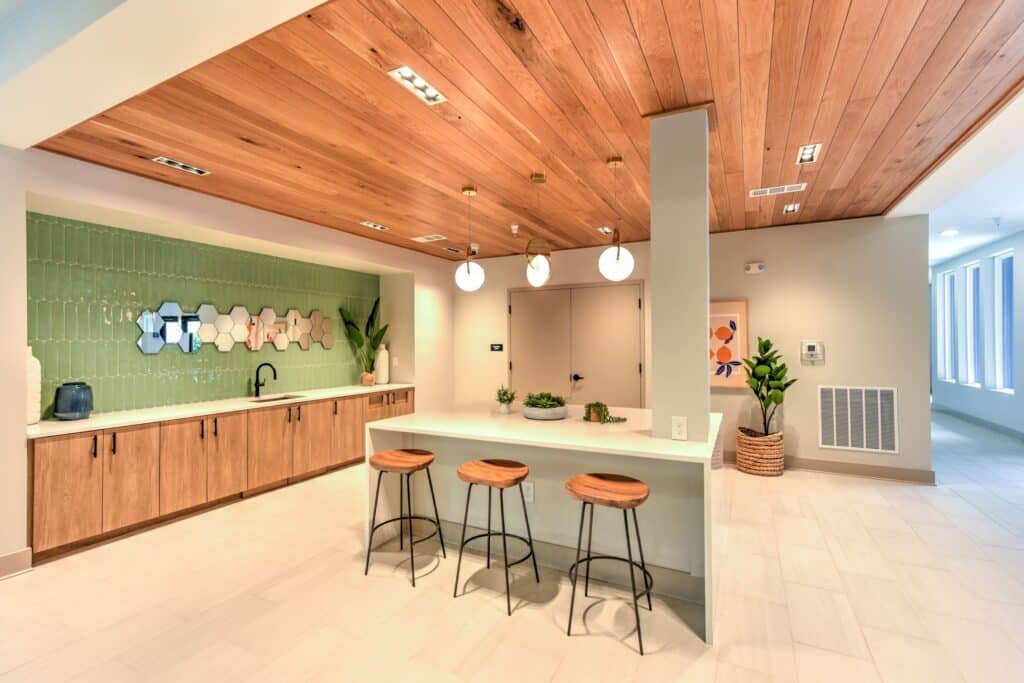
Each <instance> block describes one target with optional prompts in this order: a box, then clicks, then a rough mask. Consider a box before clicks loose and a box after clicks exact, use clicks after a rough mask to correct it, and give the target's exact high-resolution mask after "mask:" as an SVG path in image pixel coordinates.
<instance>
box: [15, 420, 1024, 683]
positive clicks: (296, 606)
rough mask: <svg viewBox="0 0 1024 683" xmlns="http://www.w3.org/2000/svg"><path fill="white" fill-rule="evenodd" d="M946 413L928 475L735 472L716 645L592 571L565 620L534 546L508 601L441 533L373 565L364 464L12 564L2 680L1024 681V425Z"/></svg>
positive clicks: (677, 608) (730, 480)
mask: <svg viewBox="0 0 1024 683" xmlns="http://www.w3.org/2000/svg"><path fill="white" fill-rule="evenodd" d="M933 433H934V448H935V468H936V470H937V472H938V476H939V485H938V486H937V487H928V486H917V485H910V484H899V483H892V482H884V481H876V480H870V479H862V478H856V477H846V476H837V475H826V474H817V473H810V472H797V471H791V472H787V473H786V475H785V476H784V477H782V478H780V479H760V478H755V477H749V476H745V475H742V474H740V473H738V472H736V471H734V470H731V469H730V470H726V471H725V472H724V473H723V476H724V479H725V481H724V501H725V503H726V511H727V519H726V520H724V521H723V523H722V525H721V527H720V528H719V529H718V530H717V531H718V533H719V534H720V536H719V538H720V540H721V541H722V559H721V562H720V570H721V573H720V575H719V576H720V580H721V584H720V597H719V601H718V604H717V619H718V622H717V623H718V626H717V633H716V644H715V646H714V647H712V648H709V647H707V646H705V645H704V644H703V643H702V642H701V641H700V640H699V639H698V638H697V637H696V636H695V635H693V632H692V631H691V629H690V628H689V627H688V626H687V623H688V622H692V621H693V620H694V619H695V618H697V615H696V614H695V613H694V610H693V609H692V607H691V606H688V605H686V604H684V603H679V602H676V601H671V600H665V599H657V600H656V601H655V606H654V612H653V613H647V612H643V613H642V615H641V616H642V618H643V620H644V622H643V623H644V635H645V645H646V646H647V651H648V653H649V654H648V655H647V656H645V657H643V658H641V657H639V656H637V654H636V653H635V639H634V637H633V634H632V632H631V631H632V623H633V622H632V618H633V617H632V610H631V608H630V606H629V603H627V602H626V601H625V600H624V599H622V596H623V594H622V593H621V592H618V591H614V590H610V589H609V588H608V587H607V586H603V585H600V584H598V586H597V588H596V591H595V592H596V593H597V594H598V595H600V596H605V598H608V597H609V596H611V598H610V599H602V598H596V599H594V598H592V599H583V600H582V602H581V607H582V608H585V609H586V617H585V621H584V620H582V619H578V620H577V622H576V624H577V626H576V630H577V632H579V633H581V635H580V636H578V637H573V638H566V637H565V636H564V628H565V619H566V613H567V607H568V599H569V597H568V590H569V584H568V582H567V580H566V579H565V578H564V577H563V576H560V575H559V574H558V573H557V572H555V571H553V570H543V568H542V579H543V581H542V583H541V584H540V585H539V586H538V585H536V584H534V583H533V581H532V577H531V576H530V575H529V573H528V572H529V570H528V568H527V567H526V566H525V565H520V566H519V567H517V568H516V569H517V571H516V576H517V578H518V580H517V581H516V584H515V585H514V587H513V592H514V594H515V596H516V598H517V605H516V612H515V613H514V614H513V617H512V618H508V617H506V616H505V608H504V597H503V595H502V594H501V588H503V578H502V574H501V571H500V569H499V570H496V571H495V570H490V571H488V570H486V569H483V568H482V567H483V563H482V562H481V561H480V559H479V558H476V557H469V556H467V560H466V562H467V564H466V565H464V570H463V576H464V577H467V578H468V579H469V581H468V584H467V591H468V593H467V594H466V595H464V596H462V597H460V598H459V599H456V600H453V599H452V597H451V587H452V581H453V579H454V571H455V562H454V560H453V558H452V557H451V556H450V557H449V559H448V560H447V561H442V562H440V563H438V562H431V561H430V560H428V557H427V556H428V555H430V554H431V553H432V552H434V551H435V550H436V546H432V547H428V546H430V544H423V545H422V546H420V547H421V548H422V551H421V552H422V554H423V557H421V559H420V561H421V562H422V563H423V566H424V572H423V573H422V574H420V576H421V579H420V580H419V582H418V587H417V588H416V589H415V590H413V589H412V588H411V587H410V586H409V585H408V583H407V573H406V567H405V566H403V565H402V564H400V562H401V561H402V559H404V557H405V555H404V554H399V553H397V552H394V553H388V552H382V553H381V554H380V557H379V559H376V560H375V562H374V565H373V567H372V569H371V571H370V576H369V577H367V578H364V577H363V576H362V555H361V552H360V546H361V542H360V537H361V529H362V524H361V521H360V520H361V519H362V512H363V508H362V501H363V494H362V493H361V492H362V491H363V481H364V479H363V478H364V476H365V474H364V472H363V471H362V469H361V468H353V469H349V470H345V471H342V472H338V473H335V474H332V475H329V476H327V477H321V478H319V479H315V480H312V481H309V482H306V483H304V484H301V485H299V486H293V487H290V488H287V489H282V490H279V491H275V492H272V493H269V494H266V495H264V496H260V497H257V498H254V499H252V500H249V501H245V502H242V503H240V504H236V505H231V506H228V507H224V508H221V509H218V510H216V511H213V512H210V513H207V514H205V515H202V516H198V517H194V518H190V519H187V520H183V521H181V522H178V523H175V524H171V525H167V526H164V527H161V528H159V529H155V530H151V531H148V532H146V533H142V534H138V535H136V536H133V537H131V538H129V539H125V540H121V541H118V542H115V543H110V544H108V545H105V546H101V547H97V548H94V549H92V550H89V551H87V552H83V553H79V554H77V555H74V556H72V557H69V558H66V559H64V560H61V561H58V562H53V563H50V564H47V565H43V566H41V567H38V568H37V569H36V570H35V571H33V572H30V573H28V574H25V575H22V576H18V577H14V578H11V579H8V580H5V581H0V683H9V682H11V681H161V680H188V681H204V680H221V681H223V680H239V681H242V680H244V681H261V680H266V681H307V680H308V681H314V680H315V681H342V680H344V681H361V680H367V679H370V678H371V677H372V678H377V679H380V680H394V681H405V680H417V681H454V680H488V681H495V680H515V681H538V680H573V681H616V682H619V681H629V680H636V681H702V682H705V681H706V682H712V681H716V682H718V683H741V682H747V681H757V682H773V681H799V682H800V683H808V682H814V681H829V682H830V683H842V682H845V681H851V682H856V683H870V682H872V681H885V682H886V683H896V682H903V681H924V682H929V683H931V682H935V681H978V682H985V683H988V682H990V681H1009V680H1022V679H1024V580H1022V579H1021V578H1020V577H1021V576H1022V575H1024V443H1022V442H1020V441H1017V440H1014V439H1011V438H1008V437H1004V436H1002V435H999V434H995V433H993V432H989V431H986V430H984V429H980V428H978V427H975V426H973V425H970V424H967V423H964V422H961V421H959V420H956V419H954V418H951V417H947V416H942V415H937V416H936V417H935V420H934V432H933ZM641 517H642V513H641ZM641 524H642V519H641ZM396 550H397V549H396ZM375 557H376V556H375ZM467 568H468V571H467ZM577 614H579V612H577ZM586 632H589V635H582V634H584V633H586Z"/></svg>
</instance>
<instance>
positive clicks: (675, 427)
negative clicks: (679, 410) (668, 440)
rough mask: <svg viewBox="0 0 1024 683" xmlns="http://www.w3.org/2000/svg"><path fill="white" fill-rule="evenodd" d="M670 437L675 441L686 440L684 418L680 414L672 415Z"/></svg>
mask: <svg viewBox="0 0 1024 683" xmlns="http://www.w3.org/2000/svg"><path fill="white" fill-rule="evenodd" d="M672 438H673V439H675V440H676V441H686V418H685V417H683V416H680V415H673V416H672Z"/></svg>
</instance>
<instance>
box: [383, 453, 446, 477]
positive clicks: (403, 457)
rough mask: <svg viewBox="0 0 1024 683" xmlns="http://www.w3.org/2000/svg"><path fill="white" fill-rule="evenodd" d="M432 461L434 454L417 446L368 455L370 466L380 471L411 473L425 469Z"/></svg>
mask: <svg viewBox="0 0 1024 683" xmlns="http://www.w3.org/2000/svg"><path fill="white" fill-rule="evenodd" d="M432 462H434V454H433V453H431V452H430V451H424V450H421V449H418V448H400V449H398V450H394V451H381V452H380V453H374V454H373V455H371V456H370V467H372V468H373V469H375V470H380V471H381V472H396V473H398V474H412V473H413V472H419V471H420V470H425V469H426V468H427V467H429V466H430V464H431V463H432Z"/></svg>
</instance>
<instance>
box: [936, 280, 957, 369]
mask: <svg viewBox="0 0 1024 683" xmlns="http://www.w3.org/2000/svg"><path fill="white" fill-rule="evenodd" d="M938 323H939V354H938V355H939V378H940V379H944V380H947V381H950V382H955V381H956V378H957V357H956V352H957V348H956V274H955V273H954V272H953V271H948V272H945V273H943V274H942V275H941V276H940V277H939V320H938Z"/></svg>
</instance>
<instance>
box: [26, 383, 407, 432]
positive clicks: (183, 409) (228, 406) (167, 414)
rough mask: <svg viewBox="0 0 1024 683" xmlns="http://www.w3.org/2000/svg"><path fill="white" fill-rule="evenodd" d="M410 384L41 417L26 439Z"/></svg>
mask: <svg viewBox="0 0 1024 683" xmlns="http://www.w3.org/2000/svg"><path fill="white" fill-rule="evenodd" d="M412 388H413V385H412V384H376V385H374V386H372V387H364V386H360V385H352V386H344V387H331V388H328V389H307V390H297V391H289V392H285V393H286V394H287V395H289V396H291V395H294V397H293V398H287V399H281V400H279V401H265V402H262V403H256V402H255V401H254V400H253V397H252V396H243V397H241V398H228V399H224V400H222V401H203V402H200V403H181V404H178V405H172V406H159V407H156V408H142V409H140V410H121V411H117V412H111V413H94V414H93V415H92V416H91V417H89V418H87V419H85V420H40V422H39V423H38V424H34V425H29V426H28V429H27V436H28V438H29V439H39V438H42V437H46V436H61V435H64V434H79V433H81V432H92V431H96V430H99V429H114V428H117V427H130V426H133V425H141V424H150V423H153V422H167V421H169V420H181V419H186V418H190V417H200V416H202V415H217V414H224V413H237V412H240V411H244V410H258V409H260V408H274V407H277V406H287V405H294V404H296V403H306V402H308V401H322V400H327V399H332V398H344V397H347V396H360V395H362V394H375V393H377V392H381V391H394V390H397V389H412ZM281 395H284V394H266V396H265V397H264V398H272V397H274V396H281Z"/></svg>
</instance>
